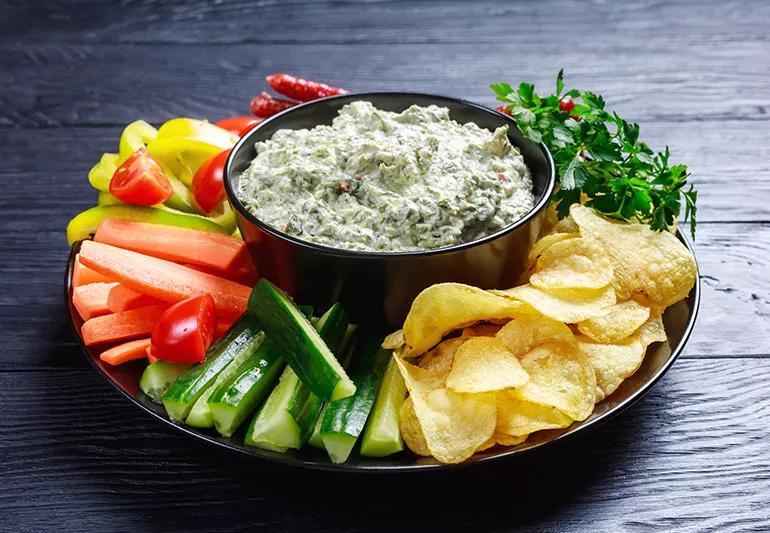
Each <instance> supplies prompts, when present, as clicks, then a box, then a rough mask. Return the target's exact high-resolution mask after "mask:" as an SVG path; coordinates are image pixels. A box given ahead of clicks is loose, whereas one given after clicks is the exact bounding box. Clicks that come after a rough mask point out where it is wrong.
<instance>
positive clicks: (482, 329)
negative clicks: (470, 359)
mask: <svg viewBox="0 0 770 533" xmlns="http://www.w3.org/2000/svg"><path fill="white" fill-rule="evenodd" d="M501 327H502V326H497V325H494V324H479V325H478V326H473V327H472V328H465V329H464V330H463V333H462V335H460V336H461V337H494V336H495V335H497V332H498V331H500V328H501Z"/></svg>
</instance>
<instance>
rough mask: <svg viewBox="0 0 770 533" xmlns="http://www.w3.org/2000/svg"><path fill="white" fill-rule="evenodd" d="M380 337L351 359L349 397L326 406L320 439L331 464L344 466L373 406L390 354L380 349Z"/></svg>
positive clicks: (365, 344) (376, 336) (376, 337)
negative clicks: (351, 379) (351, 388)
mask: <svg viewBox="0 0 770 533" xmlns="http://www.w3.org/2000/svg"><path fill="white" fill-rule="evenodd" d="M381 344H382V336H381V335H375V336H372V337H370V338H369V339H367V342H365V343H364V344H363V345H362V346H361V349H359V350H357V351H356V354H355V355H354V358H353V362H352V365H351V366H352V368H351V372H350V373H351V376H352V377H353V380H354V382H355V384H356V392H355V394H353V395H352V396H348V397H346V398H340V399H338V400H334V401H332V402H329V405H328V407H327V408H326V410H325V411H324V417H323V420H322V421H321V428H320V430H321V439H322V440H323V444H324V448H326V451H327V453H328V454H329V458H330V459H331V460H332V462H333V463H344V462H345V461H347V459H348V457H349V456H350V452H351V451H352V450H353V446H355V444H356V440H357V439H358V437H359V436H360V435H361V432H362V431H363V429H364V425H365V424H366V419H367V418H368V417H369V412H370V411H371V409H372V406H373V405H374V401H375V399H376V397H377V391H378V390H379V387H380V382H381V381H382V378H383V376H384V375H385V371H386V369H387V367H388V363H389V361H390V359H391V352H390V351H389V350H385V349H383V348H381V347H380V345H381Z"/></svg>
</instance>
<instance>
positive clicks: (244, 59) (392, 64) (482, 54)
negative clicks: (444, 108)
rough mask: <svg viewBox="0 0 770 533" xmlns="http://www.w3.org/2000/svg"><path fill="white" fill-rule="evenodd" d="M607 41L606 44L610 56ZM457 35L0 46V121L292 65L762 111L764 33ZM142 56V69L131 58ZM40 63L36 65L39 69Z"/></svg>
mask: <svg viewBox="0 0 770 533" xmlns="http://www.w3.org/2000/svg"><path fill="white" fill-rule="evenodd" d="M608 48H611V49H613V51H614V53H613V54H611V55H608V53H607V51H608ZM491 51H492V50H491V49H484V47H483V46H482V47H477V46H469V45H464V44H425V45H414V44H406V45H398V44H393V45H388V46H385V47H384V46H382V45H379V44H360V45H326V44H317V45H312V46H295V45H233V46H207V45H189V46H163V45H130V46H127V45H69V44H65V45H62V44H46V43H40V44H38V43H35V44H25V45H23V46H19V45H3V46H0V85H2V86H3V88H4V93H3V97H2V103H3V104H4V105H3V107H2V108H0V124H6V125H14V126H36V127H37V126H67V125H120V124H125V123H128V122H130V121H132V120H136V118H137V117H142V118H144V119H145V120H148V121H150V122H159V121H163V120H165V119H168V118H171V117H174V116H180V115H182V116H184V115H192V116H210V114H211V112H212V111H213V110H217V111H218V112H219V113H221V115H232V114H243V113H245V112H247V110H248V102H249V100H250V99H251V98H252V97H253V96H254V95H255V94H257V93H259V92H261V91H262V90H264V89H265V82H264V77H265V75H267V74H269V73H271V72H276V71H287V72H294V73H298V74H300V75H304V76H308V77H312V78H316V79H321V80H325V81H328V82H330V83H334V84H336V85H340V86H343V87H346V88H349V89H351V90H355V91H371V90H411V91H425V92H438V93H447V94H452V95H455V96H461V97H464V98H468V99H471V100H474V101H480V102H491V101H492V100H493V99H492V98H491V92H490V90H489V88H488V86H489V84H490V83H491V82H495V81H511V82H513V83H518V82H519V81H524V80H528V81H532V82H535V83H536V84H537V85H538V86H540V87H547V88H548V89H551V88H552V87H553V83H554V78H555V76H556V72H557V71H558V70H559V69H560V68H562V67H564V66H566V68H567V74H568V82H569V84H570V85H574V86H576V87H580V88H582V89H585V90H596V91H598V92H601V93H602V94H604V95H605V97H606V98H607V101H608V103H609V106H610V107H611V108H612V109H615V110H617V111H618V112H619V113H620V114H622V115H624V116H626V117H628V118H629V119H632V120H642V121H644V120H651V119H665V120H670V121H674V120H675V121H683V120H704V119H719V120H722V119H741V120H752V121H753V120H767V119H768V114H767V109H766V105H767V103H768V101H769V100H770V87H768V84H767V83H766V79H765V78H766V77H765V76H764V74H763V72H764V71H766V69H762V68H761V65H763V64H764V65H767V58H768V57H770V41H768V42H764V41H757V42H744V41H740V42H737V43H733V44H732V45H731V46H729V47H726V46H725V45H724V43H719V42H713V41H709V40H698V41H695V42H692V43H689V44H684V43H683V44H680V45H677V46H672V45H671V43H670V42H669V41H668V40H666V39H661V40H654V39H653V40H643V41H641V42H640V41H635V42H633V43H628V42H627V41H620V42H616V43H611V44H610V43H607V42H604V41H601V40H599V41H597V40H594V39H581V40H580V42H576V43H564V42H560V41H557V42H551V43H532V42H528V41H526V40H520V39H519V38H517V37H516V36H515V34H514V36H513V37H512V38H511V40H510V42H507V43H505V44H500V45H496V46H495V47H494V53H490V52H491ZM137 65H141V68H140V69H137V68H136V66H137ZM41 72H45V75H44V76H41V75H40V74H41Z"/></svg>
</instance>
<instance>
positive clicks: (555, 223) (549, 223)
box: [540, 202, 578, 237]
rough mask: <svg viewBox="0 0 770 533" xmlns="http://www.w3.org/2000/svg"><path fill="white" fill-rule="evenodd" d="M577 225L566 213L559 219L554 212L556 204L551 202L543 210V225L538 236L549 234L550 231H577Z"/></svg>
mask: <svg viewBox="0 0 770 533" xmlns="http://www.w3.org/2000/svg"><path fill="white" fill-rule="evenodd" d="M577 232H578V227H577V224H575V221H574V220H572V217H571V216H569V215H567V216H566V217H565V218H562V219H559V216H558V214H557V213H556V204H555V203H554V202H551V204H550V205H549V206H548V208H547V209H546V212H545V217H544V220H543V227H542V228H541V230H540V236H541V237H543V236H544V235H550V234H551V233H577Z"/></svg>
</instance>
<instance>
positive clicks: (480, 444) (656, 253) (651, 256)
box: [384, 205, 696, 463]
mask: <svg viewBox="0 0 770 533" xmlns="http://www.w3.org/2000/svg"><path fill="white" fill-rule="evenodd" d="M695 277H696V266H695V261H694V258H693V257H692V255H691V254H690V252H689V251H688V250H687V248H686V247H685V246H684V245H682V243H681V242H679V241H678V240H677V238H676V237H675V236H674V235H672V234H671V233H668V232H662V233H661V232H653V231H651V230H650V229H649V228H648V227H647V226H645V225H642V224H629V223H620V222H612V221H609V220H606V219H604V218H602V217H600V216H598V215H596V214H595V212H594V211H593V210H591V209H589V208H586V207H583V206H581V205H574V206H572V209H571V211H570V216H569V217H568V218H566V219H563V220H561V221H559V222H558V223H553V224H551V225H550V227H549V229H548V232H547V233H546V234H545V236H543V237H542V238H541V239H540V240H539V241H538V242H537V243H536V244H535V245H534V246H533V248H532V251H531V254H530V257H529V264H528V267H527V271H526V272H525V274H524V276H523V278H524V279H523V280H522V281H524V282H525V283H524V284H522V285H519V286H517V287H514V288H512V289H507V290H498V291H484V290H481V289H478V288H476V287H470V286H467V285H461V284H457V283H442V284H438V285H434V286H432V287H429V288H427V289H425V290H424V291H423V292H422V293H421V294H420V295H419V296H418V297H417V298H416V299H415V300H414V302H413V304H412V308H411V310H410V312H409V315H408V316H407V318H406V320H405V322H404V326H403V329H402V330H399V331H397V332H395V333H394V334H392V335H391V336H389V337H388V339H386V342H385V344H384V346H385V347H386V348H391V349H394V351H395V357H396V361H397V363H398V365H399V368H400V370H401V374H402V375H403V377H404V380H405V382H406V386H407V389H408V390H409V397H408V398H407V399H406V401H405V402H404V403H403V405H402V407H401V411H400V424H401V432H402V435H403V437H404V440H405V441H406V443H407V445H408V446H409V448H410V449H411V450H412V451H414V452H415V453H417V454H419V455H425V456H433V457H435V458H436V459H437V460H438V461H441V462H444V463H457V462H461V461H464V460H466V459H468V458H469V457H471V456H472V455H473V454H474V453H476V452H477V451H480V450H484V449H486V448H489V447H491V446H494V445H496V444H501V445H516V444H520V443H522V442H524V441H525V440H526V439H527V437H528V436H529V435H530V434H531V433H533V432H535V431H540V430H545V429H555V428H564V427H567V426H569V425H571V424H572V423H573V422H574V421H580V420H585V419H586V418H587V417H588V416H590V414H591V413H592V412H593V409H594V405H595V404H596V403H597V402H599V401H601V400H602V399H604V398H605V397H606V396H608V395H609V394H611V393H612V392H613V391H614V390H615V389H617V388H618V386H619V385H620V384H621V382H622V381H623V380H624V379H626V378H627V377H628V376H630V375H632V374H633V373H634V372H635V371H636V370H637V369H638V368H639V366H640V365H641V363H642V360H643V359H644V355H645V352H646V350H647V346H648V345H650V344H651V343H654V342H661V341H665V340H666V334H665V331H664V328H663V322H662V320H661V314H662V312H663V311H664V310H665V308H666V307H668V306H670V305H672V304H674V303H676V302H678V301H679V300H681V299H683V298H685V297H686V296H687V294H688V293H689V292H690V289H692V287H693V285H694V283H695Z"/></svg>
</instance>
